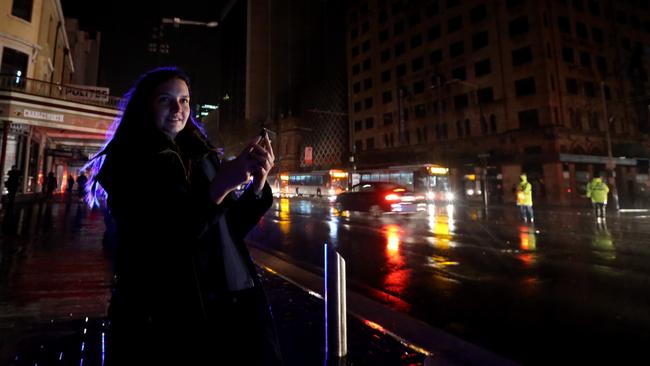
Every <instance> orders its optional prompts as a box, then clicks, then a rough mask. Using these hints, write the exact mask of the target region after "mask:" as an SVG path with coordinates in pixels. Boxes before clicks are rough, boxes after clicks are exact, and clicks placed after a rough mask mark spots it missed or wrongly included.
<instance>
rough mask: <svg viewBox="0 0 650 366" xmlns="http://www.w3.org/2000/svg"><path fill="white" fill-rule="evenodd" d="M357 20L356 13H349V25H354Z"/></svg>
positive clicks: (357, 14)
mask: <svg viewBox="0 0 650 366" xmlns="http://www.w3.org/2000/svg"><path fill="white" fill-rule="evenodd" d="M357 20H359V13H357V12H356V11H352V12H350V23H354V22H356V21H357Z"/></svg>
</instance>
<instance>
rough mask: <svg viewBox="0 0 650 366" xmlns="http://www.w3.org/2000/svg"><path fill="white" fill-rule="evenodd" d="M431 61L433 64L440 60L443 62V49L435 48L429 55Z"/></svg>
mask: <svg viewBox="0 0 650 366" xmlns="http://www.w3.org/2000/svg"><path fill="white" fill-rule="evenodd" d="M429 62H430V63H431V64H432V65H435V64H437V63H439V62H442V50H435V51H433V52H431V54H430V55H429Z"/></svg>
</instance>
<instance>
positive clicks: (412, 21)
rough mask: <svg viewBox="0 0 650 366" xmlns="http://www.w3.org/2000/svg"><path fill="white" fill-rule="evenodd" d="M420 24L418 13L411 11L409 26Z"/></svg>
mask: <svg viewBox="0 0 650 366" xmlns="http://www.w3.org/2000/svg"><path fill="white" fill-rule="evenodd" d="M418 24H420V13H413V14H411V15H409V27H414V26H416V25H418Z"/></svg>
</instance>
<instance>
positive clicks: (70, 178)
mask: <svg viewBox="0 0 650 366" xmlns="http://www.w3.org/2000/svg"><path fill="white" fill-rule="evenodd" d="M73 186H74V176H72V174H70V175H68V186H67V187H66V191H67V192H68V197H70V196H72V187H73Z"/></svg>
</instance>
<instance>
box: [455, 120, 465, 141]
mask: <svg viewBox="0 0 650 366" xmlns="http://www.w3.org/2000/svg"><path fill="white" fill-rule="evenodd" d="M456 135H458V137H459V138H460V137H463V125H462V124H461V123H460V121H456Z"/></svg>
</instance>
